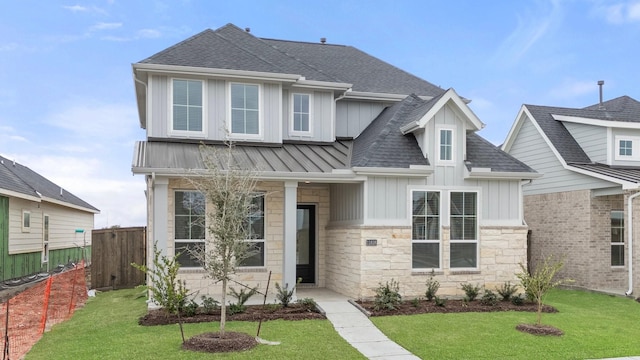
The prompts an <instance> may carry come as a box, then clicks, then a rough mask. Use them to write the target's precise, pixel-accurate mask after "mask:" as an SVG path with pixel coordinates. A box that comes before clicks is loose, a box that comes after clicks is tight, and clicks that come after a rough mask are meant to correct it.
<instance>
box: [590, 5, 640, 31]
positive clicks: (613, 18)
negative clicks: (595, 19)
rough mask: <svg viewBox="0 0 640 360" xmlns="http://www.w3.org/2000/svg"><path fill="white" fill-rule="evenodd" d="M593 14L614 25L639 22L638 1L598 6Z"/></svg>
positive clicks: (639, 7) (639, 8) (639, 6)
mask: <svg viewBox="0 0 640 360" xmlns="http://www.w3.org/2000/svg"><path fill="white" fill-rule="evenodd" d="M593 12H594V13H595V14H596V15H598V16H601V17H603V18H604V19H605V20H606V21H607V22H609V23H611V24H615V25H621V24H626V23H633V22H640V1H638V0H632V1H626V2H617V3H614V4H610V3H607V4H605V5H603V4H599V5H597V6H595V8H594V9H593Z"/></svg>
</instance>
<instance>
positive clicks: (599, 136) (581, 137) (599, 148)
mask: <svg viewBox="0 0 640 360" xmlns="http://www.w3.org/2000/svg"><path fill="white" fill-rule="evenodd" d="M563 124H564V127H565V128H567V130H569V133H571V135H572V136H573V138H574V139H576V141H577V142H578V144H580V146H581V147H582V149H583V150H584V152H585V153H587V156H589V158H590V159H591V161H594V162H599V163H606V162H607V128H604V127H602V126H594V125H585V124H576V123H571V122H564V123H563Z"/></svg>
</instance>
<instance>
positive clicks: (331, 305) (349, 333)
mask: <svg viewBox="0 0 640 360" xmlns="http://www.w3.org/2000/svg"><path fill="white" fill-rule="evenodd" d="M296 293H297V297H298V299H302V298H312V299H313V300H315V302H316V303H317V304H318V306H319V307H320V308H322V310H324V312H325V314H326V316H327V319H329V321H331V323H332V324H333V327H334V328H335V329H336V331H337V332H338V334H340V336H342V337H343V338H344V339H345V340H346V341H347V342H348V343H349V344H351V346H353V347H354V348H356V349H357V350H358V351H360V353H362V355H364V356H366V357H367V358H368V359H393V360H405V359H407V360H409V359H411V360H419V359H420V358H419V357H417V356H415V355H413V354H412V353H410V352H409V351H407V350H405V349H404V348H403V347H402V346H400V345H398V344H396V343H395V342H393V341H391V340H389V338H388V337H386V336H385V335H384V334H383V333H382V332H381V331H380V330H378V328H377V327H375V326H374V325H373V323H372V322H371V321H370V320H369V318H368V317H367V316H366V315H364V314H363V313H362V312H361V311H360V310H358V309H357V308H356V307H355V306H353V305H352V304H350V303H349V298H348V297H346V296H343V295H340V294H338V293H335V292H333V291H331V290H327V289H320V288H298V289H297V290H296Z"/></svg>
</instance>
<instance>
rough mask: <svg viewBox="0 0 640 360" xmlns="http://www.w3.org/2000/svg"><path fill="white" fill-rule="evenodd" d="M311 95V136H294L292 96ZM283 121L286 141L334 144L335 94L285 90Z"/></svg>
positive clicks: (283, 132) (283, 96) (283, 135)
mask: <svg viewBox="0 0 640 360" xmlns="http://www.w3.org/2000/svg"><path fill="white" fill-rule="evenodd" d="M292 93H300V94H310V95H311V102H312V103H311V104H309V106H310V111H311V112H312V120H311V126H312V128H311V136H303V135H292V134H291V129H292V128H293V126H292V125H291V121H292V118H291V94H292ZM282 114H283V115H282V119H283V124H284V126H283V127H282V138H283V139H286V140H300V141H321V142H332V141H335V135H334V132H333V131H334V127H333V121H334V117H333V93H331V92H325V91H313V92H309V91H298V90H283V92H282Z"/></svg>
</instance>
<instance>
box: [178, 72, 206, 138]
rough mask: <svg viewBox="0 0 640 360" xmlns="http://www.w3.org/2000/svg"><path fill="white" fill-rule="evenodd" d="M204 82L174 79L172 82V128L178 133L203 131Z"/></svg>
mask: <svg viewBox="0 0 640 360" xmlns="http://www.w3.org/2000/svg"><path fill="white" fill-rule="evenodd" d="M202 88H203V82H202V81H200V80H182V79H173V82H172V92H173V94H172V98H173V100H172V105H173V112H172V116H173V117H172V130H173V132H177V133H180V132H182V133H202V132H203V131H204V130H203V129H204V125H203V107H202V103H203V90H202Z"/></svg>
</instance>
